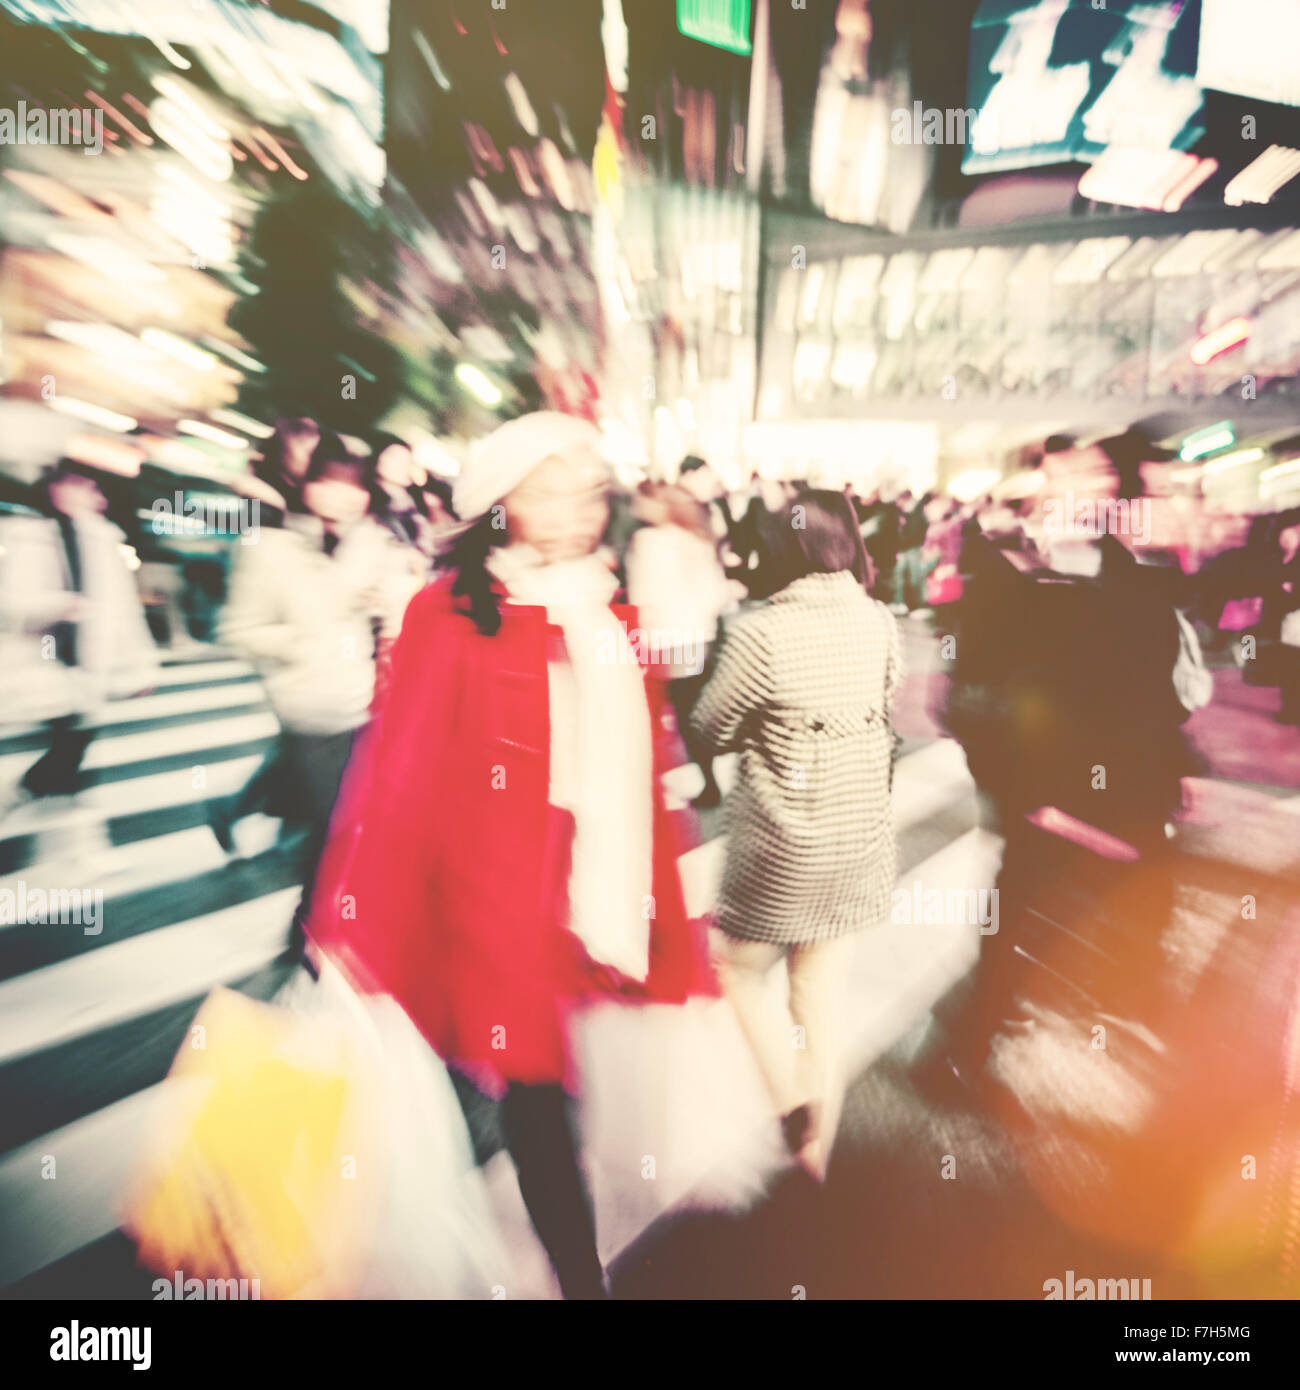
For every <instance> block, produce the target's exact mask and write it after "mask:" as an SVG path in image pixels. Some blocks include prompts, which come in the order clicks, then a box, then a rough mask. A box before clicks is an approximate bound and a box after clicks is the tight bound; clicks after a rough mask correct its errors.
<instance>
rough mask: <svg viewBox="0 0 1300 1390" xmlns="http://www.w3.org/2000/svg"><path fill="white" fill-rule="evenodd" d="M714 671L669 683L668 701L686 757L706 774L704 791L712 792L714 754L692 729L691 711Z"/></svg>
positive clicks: (706, 670)
mask: <svg viewBox="0 0 1300 1390" xmlns="http://www.w3.org/2000/svg"><path fill="white" fill-rule="evenodd" d="M711 674H712V671H711V670H710V668H709V667H707V666H706V667H705V669H704V670H703V671H701V672H700V674H699V675H697V676H682V677H681V678H680V679H678V680H673V681H669V682H668V699H669V701H670V702H671V703H672V707H673V712H674V713H675V714H676V715H677V727H678V729H679V730H680V731H681V735H682V742H683V743H684V744H685V745H686V756H687V757H688V758H690V760H691V761H692V762H693V763H694V764H695V765H696V766H697V767H698V768H699V769H700V771H701V772H702V773H703V774H704V790H705V792H710V791H712V790H713V789H714V788H715V787H716V786H717V783H716V782H715V781H714V780H713V754H712V750H711V749H710V748H709V745H708V743H707V742H706V741H705V740H703V739H701V738H700V737H699V735H698V734H696V732H695V731H694V729H692V728H691V711H692V710H693V709H694V708H695V705H696V703H697V701H698V700H699V698H700V695H701V693H702V692H703V690H704V687H705V686H706V685H707V684H708V683H709V676H710V675H711Z"/></svg>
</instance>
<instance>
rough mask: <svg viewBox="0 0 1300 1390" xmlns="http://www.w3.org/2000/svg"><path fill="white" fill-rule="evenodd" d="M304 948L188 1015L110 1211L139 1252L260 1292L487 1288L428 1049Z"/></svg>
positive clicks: (486, 1225) (164, 1267) (481, 1222)
mask: <svg viewBox="0 0 1300 1390" xmlns="http://www.w3.org/2000/svg"><path fill="white" fill-rule="evenodd" d="M317 965H318V972H319V981H316V980H313V978H312V977H311V976H310V975H308V973H307V972H306V971H299V972H298V973H297V974H296V975H295V976H293V977H292V978H291V979H290V981H289V982H288V983H287V984H286V985H285V987H284V988H283V989H282V990H281V991H280V993H279V994H278V995H277V996H276V998H275V1002H274V1003H273V1004H260V1003H258V1002H256V1001H254V1000H250V999H247V998H245V997H244V996H242V995H237V994H232V993H231V992H230V991H228V990H217V991H215V992H214V993H213V994H212V995H211V996H210V997H209V999H208V1001H207V1003H206V1004H205V1005H204V1007H203V1009H202V1010H201V1011H200V1013H199V1015H198V1017H197V1018H196V1019H195V1023H194V1026H193V1027H192V1029H191V1041H192V1040H193V1039H194V1038H195V1037H198V1038H199V1040H200V1041H202V1043H203V1044H204V1045H203V1047H202V1048H199V1049H194V1048H191V1047H190V1045H189V1043H188V1042H187V1045H186V1047H183V1048H182V1049H181V1053H180V1054H179V1055H178V1058H177V1061H176V1063H175V1065H174V1066H173V1068H172V1072H171V1075H170V1076H169V1078H168V1081H167V1082H166V1083H165V1085H164V1088H163V1090H164V1092H165V1093H169V1096H168V1104H167V1105H166V1106H165V1107H164V1109H165V1118H164V1124H163V1129H162V1132H161V1133H160V1135H159V1138H158V1141H157V1142H156V1143H155V1144H154V1145H153V1146H152V1148H151V1150H150V1153H149V1158H148V1161H147V1162H146V1164H145V1165H144V1167H143V1169H142V1171H141V1173H140V1176H139V1180H138V1182H137V1184H136V1187H135V1190H134V1192H133V1194H132V1197H131V1199H130V1202H129V1207H128V1213H127V1219H126V1221H125V1222H124V1225H125V1228H126V1229H127V1230H128V1232H130V1233H131V1234H132V1235H133V1236H134V1237H135V1239H136V1241H137V1245H138V1247H139V1254H140V1258H141V1261H142V1262H143V1263H144V1264H146V1265H148V1266H149V1267H150V1268H152V1269H155V1270H158V1271H159V1272H161V1273H164V1274H166V1275H167V1276H168V1277H169V1278H172V1277H174V1274H175V1272H177V1271H183V1272H184V1274H185V1275H186V1277H189V1276H191V1275H193V1276H195V1277H197V1278H199V1279H201V1280H206V1279H211V1278H218V1279H231V1278H246V1279H248V1280H249V1281H250V1283H251V1281H252V1280H253V1279H257V1280H258V1281H259V1282H258V1289H259V1292H258V1294H257V1296H258V1297H261V1298H490V1297H493V1296H494V1294H495V1291H496V1290H499V1289H504V1288H508V1287H509V1286H510V1284H511V1282H512V1281H511V1279H510V1267H509V1264H508V1261H507V1258H506V1255H505V1252H504V1249H503V1247H502V1245H501V1242H500V1238H499V1236H498V1233H497V1227H496V1223H495V1219H494V1217H493V1214H492V1211H491V1208H490V1205H489V1201H488V1194H487V1189H486V1186H485V1184H484V1182H483V1178H482V1175H481V1173H480V1172H479V1170H478V1169H477V1168H476V1166H475V1163H474V1154H473V1148H472V1145H471V1143H470V1138H469V1134H468V1131H467V1128H466V1125H465V1119H464V1115H463V1113H462V1111H461V1109H460V1104H459V1101H458V1100H457V1098H456V1094H455V1090H454V1088H453V1087H452V1084H451V1080H450V1077H449V1076H448V1075H447V1071H446V1068H445V1066H444V1065H443V1063H442V1061H441V1059H440V1058H439V1057H438V1056H437V1054H436V1053H435V1052H434V1051H433V1049H432V1048H430V1047H429V1045H428V1043H427V1042H426V1041H425V1040H424V1038H423V1037H422V1036H421V1035H420V1033H419V1031H418V1030H417V1029H416V1028H415V1026H414V1024H412V1023H411V1021H410V1019H409V1018H408V1017H407V1015H406V1014H405V1013H404V1012H403V1010H402V1009H401V1008H400V1006H398V1005H397V1003H396V1002H395V1001H393V1000H392V999H390V998H388V997H387V996H384V995H374V996H372V995H364V994H360V993H358V992H357V991H356V990H354V989H353V988H352V987H351V985H350V983H349V982H348V980H347V979H346V977H345V976H344V975H343V973H342V972H341V971H340V970H339V969H338V967H337V966H335V965H334V964H333V963H332V962H331V961H330V960H329V959H328V958H325V957H321V958H320V959H319V961H318V962H317ZM198 1030H202V1031H201V1032H200V1031H198Z"/></svg>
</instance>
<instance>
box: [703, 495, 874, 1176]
mask: <svg viewBox="0 0 1300 1390" xmlns="http://www.w3.org/2000/svg"><path fill="white" fill-rule="evenodd" d="M769 551H770V553H771V555H772V559H773V567H774V570H776V571H777V572H778V573H779V576H780V579H781V580H782V581H784V582H783V584H782V587H780V588H779V589H778V590H777V592H776V593H775V594H773V596H772V597H771V598H770V599H768V601H767V602H766V603H765V604H764V605H763V606H762V607H761V608H759V609H757V610H756V611H754V612H753V613H750V614H748V615H747V616H746V617H745V618H743V619H741V620H740V621H739V622H738V623H736V624H735V625H734V627H733V628H732V629H731V631H730V632H729V633H728V634H727V637H726V641H725V643H724V645H723V648H722V652H721V656H720V658H719V661H718V666H717V670H716V672H715V674H714V676H713V679H712V680H711V681H710V683H709V685H708V687H707V688H706V689H705V691H704V693H703V695H702V696H701V697H700V701H699V704H698V706H697V707H696V710H695V715H694V720H693V723H694V725H695V729H696V731H697V733H698V734H699V736H700V737H701V738H702V739H703V740H705V741H707V742H708V743H709V744H710V745H711V746H712V747H713V749H714V750H715V751H716V752H718V753H722V752H730V751H734V752H737V753H739V755H740V768H739V774H738V776H737V779H736V785H735V787H734V789H733V790H732V792H731V794H730V796H729V798H728V802H727V854H726V865H725V868H724V870H723V877H722V887H721V892H720V900H719V905H718V925H719V926H720V927H721V929H722V937H721V941H722V945H721V948H720V952H719V955H720V959H719V968H720V971H721V974H722V977H723V982H724V985H725V987H726V989H727V993H728V996H729V997H730V998H731V1000H732V1002H733V1004H734V1005H735V1007H736V1011H737V1013H738V1015H739V1017H740V1021H741V1024H742V1026H743V1028H744V1030H745V1032H746V1034H747V1036H748V1038H749V1041H750V1044H751V1046H752V1048H753V1050H754V1053H755V1057H756V1059H757V1061H758V1063H759V1067H760V1069H761V1070H762V1072H763V1073H764V1077H765V1079H766V1081H767V1083H768V1086H769V1088H770V1090H771V1091H772V1095H773V1098H774V1100H775V1101H776V1104H777V1109H778V1113H779V1114H780V1115H781V1117H782V1123H783V1126H784V1129H785V1136H786V1141H787V1143H788V1144H789V1146H790V1148H791V1150H792V1151H793V1152H794V1153H796V1154H797V1155H799V1157H800V1161H801V1162H803V1164H804V1166H805V1167H807V1168H808V1169H809V1170H810V1171H812V1172H813V1173H814V1175H816V1176H821V1173H822V1171H823V1168H822V1148H823V1145H822V1143H821V1140H820V1137H819V1132H820V1129H821V1124H822V1120H823V1118H824V1111H825V1101H826V1099H827V1096H828V1095H829V1093H830V1087H831V1072H832V1071H833V1066H832V1056H833V1040H834V1031H835V1028H834V1019H833V1017H832V1015H833V1012H834V1010H833V1007H832V1006H833V996H834V988H833V987H834V985H835V982H836V980H837V979H838V977H839V976H840V975H841V974H842V968H843V964H844V954H845V946H846V943H848V942H851V938H852V933H854V932H857V931H860V930H862V929H863V928H866V927H871V926H875V925H877V924H879V923H881V922H884V921H887V920H888V916H889V909H890V904H891V900H892V893H893V888H894V876H895V867H896V849H895V842H894V827H893V816H892V812H891V806H890V769H891V764H892V753H893V737H892V733H891V729H890V723H889V712H890V709H891V707H892V704H893V700H894V696H895V694H896V692H897V690H898V685H899V682H900V680H901V678H902V653H901V649H900V644H899V638H898V628H897V626H896V624H895V622H894V619H893V617H892V615H891V614H890V613H889V611H888V609H887V608H886V607H885V606H884V604H882V603H878V602H876V601H875V600H873V599H872V598H870V597H869V596H868V594H867V592H866V585H867V583H868V582H869V578H870V574H869V564H870V562H869V561H868V559H867V557H866V553H865V550H864V548H863V545H862V538H861V536H860V534H859V532H858V529H857V525H856V521H855V518H854V517H853V514H852V511H851V508H850V505H849V503H848V500H847V499H846V498H845V497H844V496H843V495H842V494H839V493H834V492H816V491H810V492H805V493H802V494H799V495H798V496H796V497H794V498H793V499H792V500H791V501H790V502H788V503H787V504H786V505H785V507H784V508H783V509H782V511H781V512H780V513H778V514H777V515H776V516H775V517H773V518H772V519H771V537H770V540H769ZM782 958H785V960H786V964H787V969H788V971H789V976H790V1002H789V1009H788V1010H786V1009H785V1007H784V1006H779V1005H778V1003H776V1002H774V1001H775V999H776V996H774V995H773V992H772V991H771V990H770V989H768V988H767V985H766V981H765V979H764V977H765V976H766V974H767V972H768V970H769V969H770V968H771V967H772V966H773V965H775V964H776V963H777V962H778V961H780V960H781V959H782ZM793 1030H800V1031H793ZM791 1037H794V1038H795V1040H796V1043H795V1046H794V1047H793V1048H792V1047H791V1045H790V1041H789V1040H790V1039H791Z"/></svg>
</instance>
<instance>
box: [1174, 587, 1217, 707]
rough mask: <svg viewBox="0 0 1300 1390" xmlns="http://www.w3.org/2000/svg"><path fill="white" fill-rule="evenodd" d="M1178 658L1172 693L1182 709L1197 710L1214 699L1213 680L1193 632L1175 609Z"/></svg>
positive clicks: (1194, 630)
mask: <svg viewBox="0 0 1300 1390" xmlns="http://www.w3.org/2000/svg"><path fill="white" fill-rule="evenodd" d="M1174 617H1175V618H1176V619H1177V620H1178V659H1177V661H1175V662H1174V690H1175V692H1176V693H1177V695H1178V702H1179V704H1181V705H1182V707H1183V708H1184V709H1185V710H1188V711H1191V710H1198V709H1202V708H1203V707H1204V706H1206V705H1208V704H1209V703H1210V701H1211V700H1212V699H1213V698H1214V677H1213V676H1212V675H1211V674H1210V672H1209V671H1208V670H1207V669H1206V666H1205V661H1204V659H1203V658H1202V656H1201V644H1200V642H1199V641H1197V638H1196V629H1195V628H1194V627H1193V626H1192V625H1191V623H1189V622H1188V621H1187V619H1186V618H1184V617H1183V615H1182V614H1181V613H1180V612H1179V611H1178V610H1177V609H1175V610H1174Z"/></svg>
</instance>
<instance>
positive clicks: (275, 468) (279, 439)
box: [253, 415, 324, 490]
mask: <svg viewBox="0 0 1300 1390" xmlns="http://www.w3.org/2000/svg"><path fill="white" fill-rule="evenodd" d="M302 420H305V421H306V422H307V423H308V424H309V425H310V426H311V428H312V429H314V430H316V431H317V432H318V433H319V434H321V435H322V436H323V434H324V431H323V430H322V429H321V426H320V424H319V423H318V422H317V421H316V420H313V419H312V418H311V416H310V415H280V416H277V417H276V421H275V433H274V434H272V435H271V436H270V438H268V439H267V441H266V447H265V448H264V449H263V450H262V453H261V456H260V457H259V458H258V459H257V460H256V462H255V463H254V465H253V472H254V473H255V474H256V475H257V476H258V477H259V478H261V480H262V481H263V482H264V483H268V484H269V485H270V486H271V487H273V488H276V489H277V490H280V489H282V488H284V487H286V486H290V480H289V479H288V478H287V477H286V476H285V472H284V445H285V436H286V435H287V434H289V433H293V434H306V433H307V431H306V430H305V429H303V428H301V427H300V425H299V423H298V422H299V421H302ZM291 426H292V428H291Z"/></svg>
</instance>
